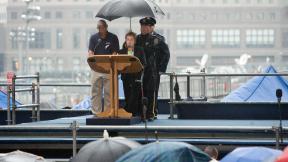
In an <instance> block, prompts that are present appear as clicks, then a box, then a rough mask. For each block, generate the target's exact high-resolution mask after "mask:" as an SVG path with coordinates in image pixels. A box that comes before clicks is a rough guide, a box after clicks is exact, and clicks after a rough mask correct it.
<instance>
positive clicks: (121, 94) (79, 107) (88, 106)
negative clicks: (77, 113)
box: [72, 79, 124, 110]
mask: <svg viewBox="0 0 288 162" xmlns="http://www.w3.org/2000/svg"><path fill="white" fill-rule="evenodd" d="M118 84H119V97H120V98H124V90H123V82H122V80H121V79H118ZM91 107H92V104H91V97H90V96H89V97H85V98H84V99H83V100H82V101H81V102H80V103H78V104H77V105H73V106H72V109H75V110H83V109H88V110H89V109H91Z"/></svg>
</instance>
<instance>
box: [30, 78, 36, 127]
mask: <svg viewBox="0 0 288 162" xmlns="http://www.w3.org/2000/svg"><path fill="white" fill-rule="evenodd" d="M32 104H35V83H32ZM31 118H32V121H33V122H35V120H36V113H35V107H32V117H31Z"/></svg>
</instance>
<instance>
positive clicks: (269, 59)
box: [251, 56, 275, 64]
mask: <svg viewBox="0 0 288 162" xmlns="http://www.w3.org/2000/svg"><path fill="white" fill-rule="evenodd" d="M274 61H275V58H274V56H252V57H251V63H254V64H263V63H273V62H274Z"/></svg>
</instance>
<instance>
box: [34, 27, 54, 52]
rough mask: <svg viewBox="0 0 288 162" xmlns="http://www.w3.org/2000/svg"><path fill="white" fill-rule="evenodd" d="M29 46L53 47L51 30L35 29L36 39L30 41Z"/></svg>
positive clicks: (36, 47) (35, 47)
mask: <svg viewBox="0 0 288 162" xmlns="http://www.w3.org/2000/svg"><path fill="white" fill-rule="evenodd" d="M29 47H30V48H34V49H49V48H51V32H50V31H35V41H31V42H29Z"/></svg>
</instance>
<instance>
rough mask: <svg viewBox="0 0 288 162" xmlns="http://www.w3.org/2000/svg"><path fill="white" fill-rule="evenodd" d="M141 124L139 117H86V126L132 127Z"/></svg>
mask: <svg viewBox="0 0 288 162" xmlns="http://www.w3.org/2000/svg"><path fill="white" fill-rule="evenodd" d="M139 123H141V118H140V117H131V118H99V117H95V116H92V117H87V118H86V125H134V124H139Z"/></svg>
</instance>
